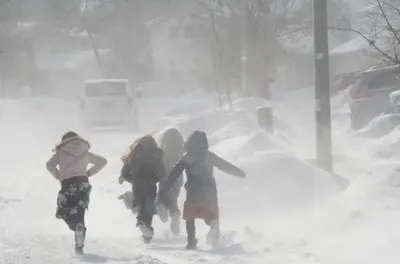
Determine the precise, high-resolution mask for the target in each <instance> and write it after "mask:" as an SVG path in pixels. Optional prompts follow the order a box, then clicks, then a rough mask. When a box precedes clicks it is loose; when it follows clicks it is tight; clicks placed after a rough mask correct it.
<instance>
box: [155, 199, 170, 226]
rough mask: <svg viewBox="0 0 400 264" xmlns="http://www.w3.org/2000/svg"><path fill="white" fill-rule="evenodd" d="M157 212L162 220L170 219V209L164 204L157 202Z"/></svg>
mask: <svg viewBox="0 0 400 264" xmlns="http://www.w3.org/2000/svg"><path fill="white" fill-rule="evenodd" d="M156 213H157V215H158V216H159V217H160V220H161V222H163V223H166V222H167V221H168V210H167V209H166V208H165V206H164V205H162V204H160V203H157V204H156Z"/></svg>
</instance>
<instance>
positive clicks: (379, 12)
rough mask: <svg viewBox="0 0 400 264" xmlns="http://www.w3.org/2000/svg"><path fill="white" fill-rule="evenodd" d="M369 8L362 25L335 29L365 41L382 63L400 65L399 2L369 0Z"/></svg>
mask: <svg viewBox="0 0 400 264" xmlns="http://www.w3.org/2000/svg"><path fill="white" fill-rule="evenodd" d="M370 4H371V7H370V9H369V10H368V11H367V12H366V14H365V16H364V17H363V19H364V21H365V22H364V23H363V24H361V25H352V24H351V23H350V22H349V21H345V22H346V26H344V27H339V28H335V29H338V30H345V31H351V32H353V33H355V34H356V35H358V36H359V37H361V38H362V39H363V40H365V43H366V44H367V45H369V46H370V47H371V48H372V51H375V52H374V54H377V57H379V58H381V59H382V60H383V61H386V62H390V63H394V64H400V60H399V55H398V52H399V48H400V2H399V1H398V0H370Z"/></svg>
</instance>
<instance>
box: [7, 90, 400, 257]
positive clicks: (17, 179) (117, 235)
mask: <svg viewBox="0 0 400 264" xmlns="http://www.w3.org/2000/svg"><path fill="white" fill-rule="evenodd" d="M190 96H191V97H190ZM293 96H294V97H296V98H297V99H298V96H299V95H293ZM303 96H305V97H306V96H307V93H305V94H304V95H303ZM188 97H189V98H188ZM190 98H192V99H193V100H192V103H187V102H190V100H188V99H190ZM304 100H306V99H304ZM307 100H308V99H307ZM55 104H57V108H52V106H51V105H50V106H49V102H46V103H44V102H43V101H42V102H38V101H33V100H30V101H26V102H24V103H21V102H18V101H14V102H6V103H4V104H3V107H2V116H1V119H0V133H1V135H2V136H1V137H0V146H1V151H0V171H1V173H0V259H1V263H10V264H11V263H13V264H14V263H15V264H20V263H21V264H22V263H23V264H25V263H34V264H36V263H37V264H39V263H49V264H50V263H59V264H63V263H105V264H110V263H137V264H139V263H140V264H150V263H151V264H158V263H166V264H172V263H173V264H180V263H211V264H212V263H215V264H216V263H224V264H236V263H237V264H241V263H252V264H253V263H254V264H258V263H260V264H266V263H268V264H269V263H276V264H280V263H285V264H286V263H296V264H302V263H307V264H308V263H321V264H330V263H332V264H333V263H335V264H336V263H349V264H350V263H351V264H354V263H357V264H358V263H360V264H361V263H362V264H370V263H371V264H375V263H383V262H380V261H378V260H383V259H385V260H387V262H386V263H395V262H394V261H393V260H395V258H396V257H399V256H400V253H397V252H398V250H395V249H396V247H398V244H400V235H397V233H396V230H395V228H396V225H397V220H399V221H400V214H399V211H398V209H399V208H400V203H399V202H398V199H400V195H397V192H399V193H400V190H397V188H395V187H393V186H390V185H389V184H387V182H388V181H387V179H388V178H390V176H391V175H393V173H392V172H393V170H394V168H395V162H394V161H393V160H388V159H385V160H379V161H375V160H374V159H373V156H372V155H368V154H369V153H368V152H367V153H361V154H360V150H362V148H361V147H363V148H364V149H368V148H372V147H371V146H373V144H372V143H368V144H367V142H366V141H360V142H356V141H355V140H353V138H352V137H351V136H350V135H349V133H348V131H346V129H345V124H344V123H342V125H339V124H338V122H342V121H343V120H342V119H343V115H342V114H341V112H340V111H337V112H336V113H337V116H336V117H335V120H334V123H335V126H334V129H335V131H334V136H336V145H335V146H336V148H335V152H336V155H337V156H340V157H342V159H341V160H340V162H338V163H337V164H339V165H337V168H336V169H337V170H338V171H340V172H341V173H343V174H344V176H345V177H346V178H348V179H350V180H352V181H353V183H354V184H353V185H352V186H350V188H349V189H348V190H346V191H345V192H343V190H341V189H340V187H339V186H337V185H336V184H335V182H334V181H333V180H332V178H331V177H330V175H328V174H326V173H323V172H320V171H318V170H315V169H314V168H313V167H312V166H310V165H308V164H306V163H304V162H302V161H301V160H300V159H298V158H297V157H294V156H293V155H294V154H296V155H297V156H301V157H304V158H309V157H311V156H312V152H313V149H314V147H313V146H314V143H313V141H312V135H313V134H312V133H311V131H312V130H313V128H312V127H313V126H312V125H311V124H312V109H311V108H310V109H304V112H301V111H298V110H297V111H291V108H292V106H291V105H290V98H289V99H287V100H286V101H285V103H280V104H278V105H277V111H278V112H277V116H278V117H277V118H278V119H279V120H278V124H280V125H278V126H277V129H278V132H279V133H278V134H279V135H280V136H282V135H283V137H275V136H273V137H271V136H268V135H267V134H265V133H264V132H262V131H260V130H259V129H258V128H257V126H256V122H255V107H256V106H258V105H262V104H263V102H260V101H257V100H254V99H245V100H238V101H236V102H235V111H233V112H230V111H227V110H219V109H217V108H216V107H215V105H214V102H213V101H212V100H210V99H209V98H208V97H207V96H206V95H201V96H199V94H195V95H188V96H187V97H186V98H183V99H182V100H181V103H179V101H178V100H176V101H175V102H174V103H173V105H174V107H171V104H166V105H167V106H168V109H166V108H164V109H162V108H159V109H158V110H159V111H160V112H158V113H157V112H152V115H151V116H152V117H157V119H154V120H150V119H151V118H149V120H147V123H146V127H145V129H143V130H142V131H137V132H135V133H132V132H126V131H125V132H123V131H122V132H121V131H91V132H89V131H83V130H81V129H80V126H79V123H78V122H77V121H76V120H77V119H76V116H75V115H74V113H75V112H74V110H73V108H71V103H66V102H56V103H55ZM52 109H53V110H54V109H57V110H56V111H55V110H54V111H51V110H52ZM204 109H207V110H206V111H205V110H204ZM292 110H293V109H292ZM339 110H341V111H342V109H340V108H339ZM152 111H153V110H152ZM310 111H311V114H310V115H309V114H308V113H310ZM148 116H150V115H148ZM306 117H307V118H306ZM170 126H174V127H177V128H178V129H180V130H181V131H182V132H183V133H184V134H185V135H188V133H190V131H191V130H193V129H202V130H205V131H207V132H208V134H209V136H210V142H211V144H212V148H213V151H215V152H217V153H218V154H219V155H221V156H223V157H225V158H227V159H229V160H231V161H233V162H234V163H237V164H238V165H239V166H241V167H243V169H244V170H245V171H246V172H247V174H248V178H246V179H237V178H234V177H230V176H227V175H225V174H222V173H217V175H216V177H217V181H218V185H219V189H220V191H219V193H220V206H221V214H222V218H221V224H222V229H223V230H222V231H223V234H224V236H225V242H226V243H225V246H224V247H221V248H219V249H211V247H210V246H208V245H206V244H205V243H204V240H205V239H204V237H205V234H206V231H207V230H206V227H205V226H204V225H203V224H202V223H200V221H199V224H198V226H199V232H198V234H199V237H198V238H199V239H200V244H199V248H200V249H199V250H198V251H187V250H186V249H184V247H185V244H186V239H185V234H184V232H182V235H181V236H180V237H171V236H169V233H168V225H163V224H161V222H160V221H159V220H158V219H157V220H156V221H155V222H156V223H155V229H156V236H155V239H154V241H153V242H152V243H151V244H150V245H143V244H142V242H141V239H140V235H139V232H138V230H137V229H136V228H135V219H134V216H133V215H132V214H131V213H130V212H129V211H127V210H126V209H125V207H124V206H123V204H122V203H121V201H119V200H118V199H117V196H118V195H119V194H121V193H122V192H124V191H126V190H127V189H128V188H129V186H128V185H119V184H118V182H117V178H118V176H119V170H120V167H121V163H120V155H121V154H122V153H124V152H125V150H126V148H127V146H128V145H129V144H130V143H131V142H133V140H134V139H135V138H136V137H138V136H139V135H141V134H142V133H145V132H149V131H150V132H154V133H155V135H156V136H157V135H159V134H160V133H159V131H162V130H163V129H165V128H167V127H170ZM69 129H74V130H78V131H79V132H81V133H82V135H83V136H84V137H86V138H87V139H89V140H90V142H91V144H92V147H93V151H95V152H99V153H101V154H103V155H104V156H106V157H107V159H108V160H109V164H108V166H107V167H106V169H105V170H104V172H102V173H101V174H99V175H97V176H95V177H94V178H93V179H92V185H93V192H92V198H91V204H90V208H89V211H88V216H87V225H88V238H87V242H86V247H85V249H86V252H87V254H86V255H85V256H83V257H79V258H78V257H77V256H75V254H74V252H73V235H72V234H71V232H70V231H69V230H68V229H67V228H66V226H65V224H64V223H63V222H61V221H60V220H58V219H56V218H55V217H54V214H55V203H56V194H57V192H58V188H59V183H58V182H56V181H55V180H54V179H53V178H52V177H51V176H50V175H49V174H48V173H47V171H46V170H45V162H46V161H47V159H48V157H49V156H50V155H51V149H52V148H53V147H54V145H55V144H56V143H57V142H58V140H59V137H60V135H61V134H62V133H63V132H65V131H66V130H69ZM334 142H335V141H334ZM346 142H347V143H346ZM368 142H369V141H368ZM346 144H347V146H346ZM345 147H346V148H345ZM356 153H358V155H356ZM346 155H348V156H346ZM372 161H374V162H372ZM368 173H369V174H368ZM376 175H378V176H376ZM182 228H183V225H182ZM202 234H204V235H202ZM372 238H373V239H372ZM397 259H398V258H397Z"/></svg>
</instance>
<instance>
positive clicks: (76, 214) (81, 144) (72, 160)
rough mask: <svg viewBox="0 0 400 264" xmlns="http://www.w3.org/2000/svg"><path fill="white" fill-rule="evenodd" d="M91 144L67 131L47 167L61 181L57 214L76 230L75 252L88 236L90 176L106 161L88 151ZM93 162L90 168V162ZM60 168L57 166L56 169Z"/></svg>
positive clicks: (103, 165)
mask: <svg viewBox="0 0 400 264" xmlns="http://www.w3.org/2000/svg"><path fill="white" fill-rule="evenodd" d="M89 149H90V144H89V143H88V142H87V141H86V140H84V139H82V138H81V137H80V136H79V135H78V134H77V133H75V132H72V131H70V132H68V133H66V134H65V135H64V136H63V137H62V139H61V143H60V144H59V145H57V146H56V148H55V150H53V151H54V152H55V153H54V154H53V156H51V158H50V159H49V161H48V162H47V164H46V166H47V170H48V171H49V172H50V173H51V174H52V175H53V176H54V178H56V179H57V180H59V181H60V182H61V190H60V191H59V193H58V197H57V212H56V217H57V218H58V219H63V220H64V221H65V223H66V224H67V225H68V227H69V229H71V230H72V231H74V232H75V251H76V252H77V253H83V246H84V241H85V236H86V226H85V211H86V209H87V208H88V205H89V196H90V191H91V189H92V186H91V185H90V183H89V180H88V177H91V176H93V175H95V174H96V173H98V172H99V171H101V170H102V169H103V168H104V167H105V165H106V164H107V160H106V159H105V158H103V157H102V156H99V155H96V154H94V153H92V152H90V151H89ZM89 163H90V164H93V166H92V167H90V168H89V169H87V168H88V165H89ZM57 167H58V168H57Z"/></svg>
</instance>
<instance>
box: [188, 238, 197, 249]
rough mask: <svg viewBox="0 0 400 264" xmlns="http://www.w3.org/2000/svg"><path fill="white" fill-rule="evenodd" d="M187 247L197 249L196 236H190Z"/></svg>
mask: <svg viewBox="0 0 400 264" xmlns="http://www.w3.org/2000/svg"><path fill="white" fill-rule="evenodd" d="M186 248H187V249H191V250H194V249H197V239H196V238H188V243H187V245H186Z"/></svg>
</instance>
